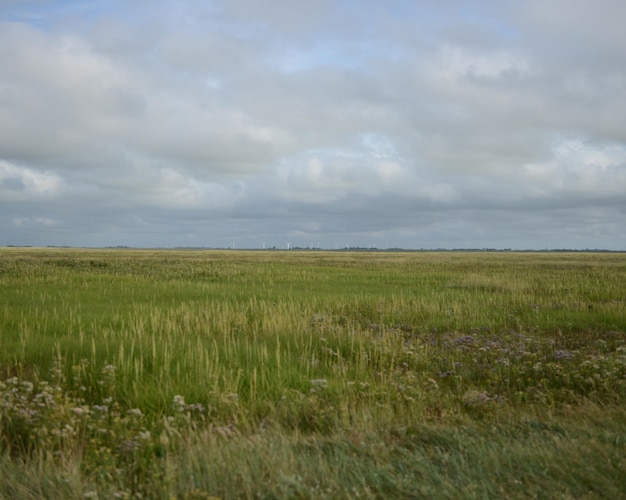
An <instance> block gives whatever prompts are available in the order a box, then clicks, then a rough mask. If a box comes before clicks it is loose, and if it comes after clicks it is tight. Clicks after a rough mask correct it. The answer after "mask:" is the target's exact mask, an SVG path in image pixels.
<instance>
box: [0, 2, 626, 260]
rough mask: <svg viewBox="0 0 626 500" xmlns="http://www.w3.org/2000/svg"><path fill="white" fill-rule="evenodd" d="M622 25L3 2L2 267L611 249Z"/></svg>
mask: <svg viewBox="0 0 626 500" xmlns="http://www.w3.org/2000/svg"><path fill="white" fill-rule="evenodd" d="M622 10H624V7H622V6H621V4H620V5H618V3H616V2H612V1H611V0H602V1H601V2H600V4H593V6H590V4H588V3H587V2H584V1H582V0H581V1H578V0H577V1H575V2H565V1H564V0H549V1H547V2H538V1H534V0H531V1H526V2H521V3H509V2H503V3H494V2H487V1H484V2H483V1H480V2H475V3H473V4H472V5H471V6H470V5H468V4H467V3H466V2H457V1H454V2H446V3H445V5H444V4H442V3H441V2H430V1H428V2H418V3H411V2H389V3H384V4H382V3H380V2H373V1H370V0H367V1H365V2H364V3H360V4H359V5H358V6H357V5H356V4H354V3H350V2H339V3H337V2H326V1H324V2H313V3H310V4H307V5H306V6H302V5H300V4H297V5H296V4H294V3H293V2H291V3H289V2H285V1H283V0H275V1H269V2H264V3H263V5H262V6H260V4H259V3H258V2H251V1H249V0H237V1H232V2H231V1H228V2H222V1H216V2H198V1H195V0H186V1H183V2H176V3H175V4H173V3H171V2H160V1H158V2H146V1H138V2H132V3H130V4H129V3H127V2H119V1H117V0H114V1H112V2H102V1H100V0H93V1H90V2H81V3H80V5H79V3H72V4H66V3H55V2H51V3H48V2H29V3H28V4H26V3H16V2H12V3H9V4H7V3H4V4H2V5H0V12H1V13H2V19H10V20H12V21H7V22H2V23H0V65H2V68H3V71H2V73H1V74H0V234H2V235H3V236H2V237H0V244H2V243H9V242H11V243H15V242H16V241H17V240H19V239H25V240H28V242H29V243H31V244H49V243H50V244H54V243H60V242H61V241H66V240H68V239H69V240H71V241H69V242H68V244H90V242H91V243H93V244H101V245H108V244H127V243H128V244H136V245H156V246H167V245H178V244H180V245H184V244H187V243H202V244H211V241H213V240H216V241H217V240H219V241H222V242H224V241H228V240H230V241H231V242H232V239H233V238H235V239H244V240H245V241H247V242H249V243H250V244H253V243H254V244H258V243H259V241H260V240H261V239H264V240H266V243H268V245H269V244H270V241H267V240H268V239H269V237H270V235H275V237H276V238H278V239H281V240H284V239H285V238H286V237H287V236H288V235H290V237H292V238H295V237H301V238H303V239H306V240H311V241H313V240H315V241H317V240H322V241H324V238H325V237H326V238H327V239H326V244H327V245H329V246H333V244H334V240H335V238H336V237H337V236H336V235H338V234H342V235H346V234H349V235H352V237H353V238H354V239H358V240H359V241H353V242H352V243H353V244H358V243H359V242H360V243H364V244H367V242H368V241H370V240H371V239H373V238H374V237H376V238H377V239H378V240H380V241H382V240H385V239H387V240H390V241H388V242H387V243H388V245H389V246H415V245H417V246H466V245H469V244H470V243H471V244H472V245H476V246H507V247H508V246H515V245H513V243H515V244H517V245H519V244H523V245H524V246H537V247H539V248H543V247H544V246H545V245H546V244H549V242H547V241H546V240H549V239H550V238H551V237H552V236H553V235H558V234H559V233H560V232H562V233H563V238H562V240H558V238H557V237H556V236H554V242H556V243H559V246H568V245H571V246H574V247H587V246H594V247H595V246H607V247H610V248H616V247H623V245H624V239H623V238H619V237H618V236H616V235H619V234H626V223H625V222H623V220H625V219H624V217H623V214H624V212H625V211H626V200H625V196H624V194H623V193H626V173H625V172H626V161H625V160H626V158H625V154H624V152H625V151H626V132H625V130H626V129H624V126H623V117H624V116H625V115H626V85H625V83H626V70H624V68H626V57H625V55H624V54H625V53H624V51H623V47H624V44H625V43H626V35H624V31H623V29H622V27H621V24H620V19H621V17H620V16H619V14H620V13H621V11H622ZM622 17H623V16H622ZM44 207H45V213H43V212H42V210H44ZM15 221H18V222H19V221H22V222H19V223H16V222H15ZM46 221H47V222H46ZM55 221H56V222H55ZM590 224H591V225H593V230H592V229H590V228H589V225H590ZM35 227H39V228H46V231H40V232H39V233H38V232H37V231H34V230H33V228H35ZM38 234H39V235H40V236H38ZM324 235H326V236H324ZM3 238H4V239H3ZM589 238H593V239H594V241H595V242H596V244H594V245H591V244H590V243H588V242H587V240H588V239H589ZM51 239H52V240H54V241H50V240H51ZM120 239H129V240H131V241H129V242H124V241H119V240H120ZM9 240H10V241H9ZM111 240H115V241H111ZM561 242H562V243H563V245H560V243H561ZM293 243H294V244H297V243H296V242H295V241H294V242H293ZM306 243H307V244H309V243H310V241H306ZM229 244H230V243H229Z"/></svg>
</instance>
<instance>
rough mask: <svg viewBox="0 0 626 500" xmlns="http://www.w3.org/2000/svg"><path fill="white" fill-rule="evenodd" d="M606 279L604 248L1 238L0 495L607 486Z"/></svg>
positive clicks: (512, 490)
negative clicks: (337, 247) (382, 248)
mask: <svg viewBox="0 0 626 500" xmlns="http://www.w3.org/2000/svg"><path fill="white" fill-rule="evenodd" d="M625 278H626V258H625V256H624V255H622V254H579V253H571V254H520V253H367V254H363V253H349V252H296V251H292V252H271V251H267V252H239V251H230V252H213V251H212V252H208V251H138V250H69V249H63V250H60V249H29V250H23V249H22V250H20V249H2V250H1V251H0V304H2V305H1V306H0V333H1V334H0V380H3V381H4V382H2V385H0V393H1V396H2V400H1V401H2V407H1V408H0V448H2V453H3V455H2V457H3V458H2V461H0V471H2V472H4V473H3V474H0V476H2V477H4V478H6V479H4V480H0V496H2V495H4V496H7V497H8V496H10V494H12V492H21V493H20V495H21V496H23V497H27V496H28V495H30V496H31V497H33V498H35V497H40V496H48V497H58V498H70V497H72V496H74V497H81V496H83V495H87V496H90V495H91V496H99V497H108V496H114V495H122V496H123V495H140V494H141V495H143V496H144V497H145V496H149V497H155V498H157V497H158V498H160V497H163V498H167V497H169V496H170V495H174V496H180V497H185V496H186V497H187V498H194V497H195V498H205V497H207V496H209V495H213V496H217V497H224V498H231V497H261V496H269V497H311V498H316V497H332V498H341V497H344V498H352V497H355V496H358V495H360V496H364V497H369V498H383V497H385V498H388V497H389V496H396V497H407V496H417V497H419V496H424V497H437V496H439V497H448V498H449V497H458V498H464V497H468V496H469V497H471V496H475V497H484V496H491V497H499V496H519V497H523V496H526V495H528V496H533V495H535V496H559V495H562V496H566V497H567V496H568V495H569V496H573V497H576V496H584V495H588V494H589V495H598V496H600V495H606V496H611V497H616V495H617V496H619V494H620V492H621V491H626V490H625V489H624V488H623V487H624V477H625V476H626V474H624V466H625V462H624V459H623V457H624V456H626V454H624V452H625V451H626V448H625V446H626V444H625V441H624V439H623V436H624V435H626V434H625V432H624V431H626V423H625V422H626V420H625V419H623V418H622V417H623V416H624V413H623V405H624V399H625V397H626V337H625V333H624V332H626V290H625V289H624V287H623V283H624V282H625V280H624V279H625ZM581 453H584V454H585V455H586V456H587V457H588V458H587V459H586V460H581V459H578V458H577V455H576V454H581ZM607 464H608V465H607Z"/></svg>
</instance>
